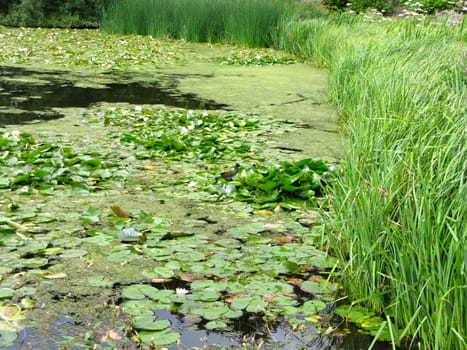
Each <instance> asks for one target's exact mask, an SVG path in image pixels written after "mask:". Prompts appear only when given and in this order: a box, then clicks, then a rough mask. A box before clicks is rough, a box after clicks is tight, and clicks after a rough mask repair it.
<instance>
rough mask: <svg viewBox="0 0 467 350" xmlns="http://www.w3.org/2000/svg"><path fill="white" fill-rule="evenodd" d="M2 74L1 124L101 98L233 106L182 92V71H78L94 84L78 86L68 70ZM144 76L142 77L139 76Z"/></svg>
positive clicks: (6, 70) (0, 70)
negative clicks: (150, 74) (151, 74)
mask: <svg viewBox="0 0 467 350" xmlns="http://www.w3.org/2000/svg"><path fill="white" fill-rule="evenodd" d="M0 76H1V80H0V126H1V125H8V124H22V123H26V122H30V121H32V120H51V119H58V118H61V117H63V115H62V114H61V113H59V112H57V111H56V110H54V109H53V108H67V107H88V106H90V105H92V104H94V103H98V102H109V103H118V102H128V103H133V104H164V105H167V106H172V107H180V108H187V109H208V110H212V109H226V110H228V107H229V106H228V105H225V104H221V103H216V102H215V101H213V100H206V99H202V98H199V97H198V96H197V95H195V94H191V93H180V92H179V91H178V90H177V84H178V81H179V79H180V78H181V77H180V75H176V74H173V75H157V76H154V77H153V79H152V80H148V76H147V75H144V74H141V73H134V74H132V75H131V76H130V75H129V73H122V74H118V73H111V74H102V73H101V74H98V73H96V74H95V75H94V76H83V77H78V78H84V81H85V82H86V81H87V82H88V83H90V84H92V85H93V86H89V87H83V86H82V82H83V80H82V79H79V81H80V86H77V85H76V84H75V80H76V77H75V79H73V77H72V76H70V73H69V72H66V71H37V70H32V69H27V68H20V67H0ZM138 78H139V79H141V80H140V81H135V79H138ZM205 78H209V77H208V76H206V77H205ZM143 79H144V80H143ZM99 80H101V81H103V82H99ZM96 81H97V82H98V85H97V86H96ZM122 81H123V82H122Z"/></svg>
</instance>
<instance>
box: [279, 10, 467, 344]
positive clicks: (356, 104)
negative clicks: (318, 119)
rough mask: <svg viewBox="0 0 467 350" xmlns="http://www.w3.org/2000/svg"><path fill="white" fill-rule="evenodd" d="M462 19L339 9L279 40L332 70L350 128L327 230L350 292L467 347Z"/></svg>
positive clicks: (424, 332) (424, 339)
mask: <svg viewBox="0 0 467 350" xmlns="http://www.w3.org/2000/svg"><path fill="white" fill-rule="evenodd" d="M465 29H466V28H465V22H464V25H463V26H458V27H447V26H443V25H441V26H434V25H432V24H431V23H428V22H427V23H425V24H418V23H415V22H410V21H397V20H395V21H391V22H390V23H379V24H371V23H367V22H364V21H363V20H362V19H361V18H356V17H353V18H348V17H336V18H334V19H333V18H329V19H319V20H309V21H303V22H300V23H290V24H289V28H288V33H287V35H286V36H285V37H284V38H283V41H282V43H281V46H282V48H283V49H285V50H288V51H291V52H293V53H296V54H300V55H303V56H305V57H308V58H309V59H311V60H312V61H313V62H316V63H318V64H320V65H321V66H323V67H325V68H327V69H328V70H329V72H330V81H329V94H330V98H331V99H332V102H333V104H335V105H336V106H337V108H338V111H339V114H340V116H341V120H342V122H343V124H344V125H345V130H346V132H347V134H348V137H349V139H350V144H351V146H350V148H349V151H348V152H347V154H346V155H345V157H344V159H343V161H342V165H341V173H340V175H339V179H338V182H337V185H336V186H335V188H334V193H333V205H334V209H335V213H334V214H335V215H334V217H333V220H335V221H334V222H333V223H332V225H333V230H332V232H331V237H330V239H331V242H330V243H331V247H332V248H333V250H334V252H335V253H336V254H337V256H338V257H339V259H340V260H341V261H343V262H345V263H344V265H343V272H344V273H343V275H342V276H343V278H344V282H345V286H346V288H347V291H348V293H349V295H351V298H352V300H356V301H359V302H363V303H365V304H367V305H368V306H370V307H372V308H374V309H375V310H377V311H379V312H382V313H384V314H385V315H387V316H388V321H390V320H394V321H395V323H396V325H397V326H398V327H399V328H401V329H402V330H403V331H402V332H401V333H399V334H396V333H395V334H394V342H395V343H398V342H399V338H402V337H403V336H404V335H411V336H415V337H414V338H413V339H414V342H415V343H414V344H412V345H417V347H419V348H421V349H465V348H466V342H465V337H466V335H467V331H466V325H467V319H466V314H465V309H464V306H465V302H466V295H467V294H466V271H467V270H466V264H465V257H466V255H465V254H466V230H467V228H466V222H467V212H466V211H467V209H466V205H465V200H466V195H467V185H466V169H467V158H466V154H467V143H466V125H467V123H466V122H467V117H466V108H465V98H466V89H465V69H466V62H465V54H466V53H465V46H464V47H463V43H465V39H466V30H465ZM389 316H392V318H391V319H390V318H389Z"/></svg>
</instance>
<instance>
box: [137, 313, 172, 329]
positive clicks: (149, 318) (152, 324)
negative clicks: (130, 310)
mask: <svg viewBox="0 0 467 350" xmlns="http://www.w3.org/2000/svg"><path fill="white" fill-rule="evenodd" d="M133 327H134V328H135V329H138V330H139V329H141V330H147V331H162V330H164V329H167V328H169V327H170V321H168V320H156V316H154V315H152V314H147V315H143V316H141V317H138V318H136V319H135V320H134V321H133Z"/></svg>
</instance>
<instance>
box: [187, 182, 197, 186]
mask: <svg viewBox="0 0 467 350" xmlns="http://www.w3.org/2000/svg"><path fill="white" fill-rule="evenodd" d="M196 185H198V183H197V182H196V181H190V183H189V184H188V187H196Z"/></svg>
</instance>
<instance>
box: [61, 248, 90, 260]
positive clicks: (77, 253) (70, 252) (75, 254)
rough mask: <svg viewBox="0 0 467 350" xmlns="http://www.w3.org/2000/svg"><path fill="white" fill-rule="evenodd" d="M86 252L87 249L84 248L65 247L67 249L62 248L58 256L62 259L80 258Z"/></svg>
mask: <svg viewBox="0 0 467 350" xmlns="http://www.w3.org/2000/svg"><path fill="white" fill-rule="evenodd" d="M87 254H88V252H87V250H84V249H67V250H64V251H63V253H61V254H60V255H59V257H60V258H62V259H72V258H80V257H82V256H85V255H87Z"/></svg>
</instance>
